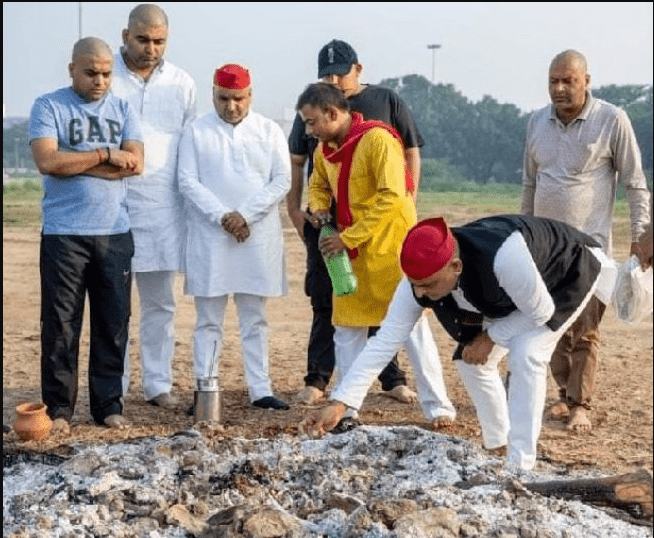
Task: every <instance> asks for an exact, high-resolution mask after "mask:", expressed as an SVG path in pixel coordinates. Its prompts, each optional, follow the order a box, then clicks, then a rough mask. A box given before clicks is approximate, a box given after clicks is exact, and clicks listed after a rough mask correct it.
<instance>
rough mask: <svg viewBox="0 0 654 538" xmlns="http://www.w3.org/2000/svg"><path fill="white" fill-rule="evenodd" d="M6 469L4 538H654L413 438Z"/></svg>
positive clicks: (384, 432) (127, 451)
mask: <svg viewBox="0 0 654 538" xmlns="http://www.w3.org/2000/svg"><path fill="white" fill-rule="evenodd" d="M3 459H4V464H5V466H4V473H3V513H4V524H3V536H5V537H11V538H19V537H20V538H37V537H38V538H45V537H48V538H50V537H52V538H73V537H75V538H80V537H81V538H85V537H89V538H90V537H111V538H146V537H147V538H188V537H202V538H210V537H237V536H239V537H251V538H273V537H280V538H281V537H284V538H295V537H298V538H300V537H303V538H304V537H328V538H355V537H367V538H412V537H415V538H421V537H430V538H454V537H503V538H532V537H533V538H577V537H579V538H582V537H583V538H592V537H621V538H641V537H643V538H644V537H650V536H651V535H652V534H651V533H652V530H651V527H647V526H640V525H635V524H631V523H629V522H627V521H624V520H622V519H617V518H615V517H613V516H612V515H611V513H610V512H607V511H606V510H603V509H600V508H597V507H593V506H589V505H585V504H583V503H581V502H579V501H575V500H572V501H570V500H567V501H564V500H561V499H556V498H551V497H543V496H541V495H539V494H535V493H532V492H530V491H528V490H527V489H525V488H524V487H522V485H521V482H526V481H530V482H540V481H547V480H552V479H560V478H561V476H562V475H563V474H565V476H566V478H568V477H570V478H573V475H571V474H570V473H567V472H566V471H565V469H557V468H556V467H554V466H551V465H549V464H547V463H545V462H539V464H538V466H537V469H536V470H535V471H533V472H530V473H526V474H524V475H522V476H520V477H518V478H519V480H518V479H516V477H510V476H507V475H506V474H505V473H504V471H503V468H502V461H501V460H500V459H498V458H493V457H489V456H487V455H486V454H485V453H484V452H483V450H481V449H480V448H479V447H477V446H475V445H473V444H471V443H469V442H468V441H465V440H461V439H457V438H454V437H450V436H447V435H442V434H437V433H433V432H429V431H427V430H422V429H420V428H416V427H409V426H406V427H390V428H382V427H369V426H363V427H359V428H356V429H355V430H352V431H350V432H347V433H344V434H341V435H328V436H326V437H325V438H324V439H320V440H311V439H306V438H298V437H292V436H287V435H285V436H280V437H278V438H275V439H257V440H246V439H229V440H227V439H220V438H214V439H213V440H209V439H208V438H207V437H204V436H203V435H202V434H201V433H200V432H199V431H195V430H191V431H187V432H183V433H182V434H179V435H176V436H173V437H170V438H146V439H140V440H136V441H132V442H128V443H121V444H114V445H96V446H81V445H80V446H75V447H73V450H72V454H70V455H68V456H66V457H61V456H58V457H55V458H52V459H48V458H41V459H38V458H29V457H25V458H20V457H17V456H15V455H8V456H7V455H5V456H4V458H3ZM575 476H578V477H581V476H592V473H585V474H583V475H582V474H578V475H575Z"/></svg>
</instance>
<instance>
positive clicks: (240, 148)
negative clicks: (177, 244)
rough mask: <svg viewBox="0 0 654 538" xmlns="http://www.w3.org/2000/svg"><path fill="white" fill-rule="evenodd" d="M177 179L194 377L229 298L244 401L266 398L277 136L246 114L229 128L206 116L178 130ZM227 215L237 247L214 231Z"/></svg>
mask: <svg viewBox="0 0 654 538" xmlns="http://www.w3.org/2000/svg"><path fill="white" fill-rule="evenodd" d="M178 173H179V188H180V191H181V193H182V194H183V195H184V197H185V198H186V202H187V214H188V220H187V233H188V238H187V245H186V281H185V287H184V291H185V293H187V294H189V295H193V296H195V302H196V312H197V315H198V319H197V325H196V331H195V375H196V378H197V377H203V376H205V375H206V372H207V368H208V366H209V364H210V360H211V357H212V354H213V352H214V348H215V349H216V353H217V355H218V356H220V350H221V346H222V316H223V314H224V306H225V304H226V296H228V295H230V294H233V295H234V301H235V303H236V306H237V309H238V314H239V320H240V326H241V342H242V347H243V356H244V367H245V371H246V377H247V382H248V389H249V394H250V400H251V401H255V400H258V399H261V398H263V397H266V396H271V395H272V390H271V386H270V378H269V375H268V351H267V330H266V329H267V324H266V319H265V301H266V298H267V297H278V296H281V295H285V294H286V291H287V280H286V266H285V260H284V243H283V235H282V225H281V219H280V215H279V203H280V202H281V200H282V199H283V198H284V196H285V195H286V193H287V192H288V191H289V189H290V185H291V168H290V155H289V153H288V144H287V143H286V139H285V137H284V134H283V132H282V130H281V128H280V127H279V126H278V125H277V124H276V123H275V122H273V121H272V120H269V119H267V118H264V117H263V116H261V115H260V114H257V113H255V112H253V111H250V112H249V113H248V115H247V116H246V117H245V118H244V119H243V121H241V122H240V123H239V124H238V125H236V126H233V125H231V124H229V123H227V122H225V121H223V120H222V119H221V118H220V117H219V116H218V115H217V114H216V113H215V112H211V113H209V114H207V115H205V116H203V117H201V118H198V119H197V120H196V121H195V122H193V123H192V124H191V125H190V126H189V127H188V128H187V129H186V130H185V132H184V135H183V136H182V139H181V142H180V147H179V165H178ZM232 211H238V212H239V213H240V214H241V215H242V216H243V217H244V218H245V220H246V222H247V224H248V227H249V229H250V236H249V237H248V238H247V239H246V240H245V241H244V242H243V243H239V242H237V241H236V239H235V238H234V237H233V236H232V235H231V234H229V233H227V232H226V231H225V230H224V229H223V228H222V226H221V220H222V218H223V216H224V215H225V214H227V213H230V212H232ZM245 310H247V313H246V312H245ZM246 318H249V319H246Z"/></svg>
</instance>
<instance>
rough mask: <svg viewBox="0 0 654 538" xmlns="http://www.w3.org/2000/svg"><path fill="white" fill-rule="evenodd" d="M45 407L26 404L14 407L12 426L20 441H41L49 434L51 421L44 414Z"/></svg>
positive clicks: (39, 404)
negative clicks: (14, 415)
mask: <svg viewBox="0 0 654 538" xmlns="http://www.w3.org/2000/svg"><path fill="white" fill-rule="evenodd" d="M47 408H48V406H47V405H45V404H44V403H41V402H28V403H23V404H20V405H18V406H16V418H15V419H14V423H13V424H12V426H13V428H14V431H15V432H16V434H18V437H19V439H20V440H21V441H42V440H43V439H45V438H46V437H47V436H48V434H49V433H50V429H51V428H52V420H51V419H50V417H49V416H48V414H47V413H46V409H47Z"/></svg>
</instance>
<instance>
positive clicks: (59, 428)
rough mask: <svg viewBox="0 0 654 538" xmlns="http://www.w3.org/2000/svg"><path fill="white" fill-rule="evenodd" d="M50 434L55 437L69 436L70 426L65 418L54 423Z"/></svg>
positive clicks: (57, 419) (60, 418)
mask: <svg viewBox="0 0 654 538" xmlns="http://www.w3.org/2000/svg"><path fill="white" fill-rule="evenodd" d="M50 433H51V434H53V435H58V434H60V435H68V434H69V433H70V424H68V421H67V420H66V419H65V418H62V417H59V418H56V419H55V420H54V421H53V422H52V429H51V430H50Z"/></svg>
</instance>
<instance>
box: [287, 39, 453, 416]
mask: <svg viewBox="0 0 654 538" xmlns="http://www.w3.org/2000/svg"><path fill="white" fill-rule="evenodd" d="M362 71H363V66H362V65H361V64H360V63H359V59H358V57H357V53H356V52H355V50H354V49H353V48H352V47H351V46H350V45H349V44H348V43H346V42H344V41H340V40H337V39H334V40H332V41H330V42H329V43H327V44H326V45H325V46H324V47H323V48H322V49H321V50H320V53H319V54H318V77H319V78H321V79H322V80H323V81H324V82H327V83H329V84H333V85H334V86H337V87H338V88H340V89H341V90H342V91H343V94H344V95H345V97H346V99H347V100H348V101H349V104H350V109H351V110H352V111H353V112H359V113H361V114H362V115H363V117H364V119H366V120H381V121H383V122H385V123H387V124H389V125H391V126H392V127H393V128H394V129H395V130H396V131H397V132H398V133H399V135H400V137H401V138H402V142H403V145H404V150H405V155H406V161H407V167H408V169H409V172H410V173H411V175H412V177H413V181H414V185H415V190H414V192H413V198H414V200H415V198H416V195H417V192H418V183H419V180H420V146H422V145H423V144H424V140H423V139H422V137H421V136H420V133H419V131H418V128H417V126H416V124H415V121H414V119H413V116H412V114H411V111H410V110H409V109H408V107H407V106H406V105H405V104H404V102H403V101H402V100H401V99H400V97H399V96H398V95H397V94H396V93H395V92H393V91H392V90H390V89H388V88H384V87H382V86H375V85H370V84H362V83H361V82H360V80H359V79H360V76H361V73H362ZM317 145H318V141H317V140H316V139H315V138H312V137H309V136H307V135H306V133H305V127H304V123H303V122H302V119H301V118H300V116H299V115H298V116H296V118H295V122H294V124H293V128H292V131H291V134H290V136H289V149H290V151H291V166H292V169H291V178H292V182H291V190H290V191H289V194H288V195H287V197H286V203H287V209H288V214H289V217H290V218H291V220H292V222H293V225H294V226H295V228H296V230H297V232H298V234H299V235H300V237H301V238H302V239H303V241H304V242H305V244H306V246H307V275H306V280H305V291H306V293H307V295H308V296H309V297H311V306H312V309H313V322H312V326H311V335H310V337H309V346H308V353H307V375H306V377H305V378H304V382H305V385H306V386H305V388H304V389H303V390H302V391H301V392H300V393H299V394H298V397H297V399H298V401H300V402H301V403H307V404H310V403H314V402H315V401H317V400H319V399H321V398H322V397H324V391H325V388H326V387H327V384H328V383H329V380H330V377H331V374H332V371H333V368H334V342H333V334H334V327H333V326H332V322H331V319H332V287H331V281H330V279H329V274H328V273H327V268H326V267H325V264H324V262H323V259H322V256H321V254H320V251H319V250H318V234H319V229H320V223H319V222H318V220H317V219H315V218H314V217H312V216H311V215H310V214H309V213H308V211H305V210H303V209H302V207H301V203H302V190H303V186H304V166H305V164H306V163H307V161H308V169H307V177H309V176H311V172H312V170H313V161H312V155H313V152H314V150H315V148H316V146H317ZM332 209H333V207H332ZM433 342H434V339H433V335H432V334H431V330H430V328H429V324H428V322H427V319H426V318H424V317H423V318H421V319H420V321H419V322H418V323H417V324H416V328H415V330H414V331H413V332H412V334H411V337H410V338H409V339H408V340H407V343H406V351H407V353H408V354H409V355H411V354H422V355H428V356H434V357H437V353H438V352H437V350H436V349H435V346H434V343H433ZM433 363H434V364H440V363H439V362H438V359H437V358H436V359H435V360H434V361H433ZM434 377H435V379H434V380H433V383H432V386H433V387H438V389H437V390H436V389H434V393H433V394H429V395H420V403H421V405H422V408H423V411H424V412H425V415H426V416H427V418H429V419H430V420H432V421H433V425H434V427H435V428H440V427H444V426H449V425H451V424H452V421H453V420H454V418H455V410H454V406H453V405H452V404H451V402H450V401H449V399H448V397H447V394H446V392H445V387H444V384H443V382H442V372H441V370H440V368H439V369H437V371H435V372H434ZM379 380H380V381H381V384H382V389H383V390H384V391H385V393H386V394H387V395H389V396H391V397H393V398H396V399H398V400H399V401H403V402H407V403H408V402H412V401H415V399H416V395H415V394H414V393H413V392H412V391H410V390H409V388H408V387H407V386H406V375H405V373H404V372H403V371H402V370H401V369H400V367H399V365H398V363H397V358H395V359H394V360H393V361H392V362H391V363H390V364H389V365H388V366H387V367H386V368H385V369H384V370H383V371H382V373H381V374H380V376H379Z"/></svg>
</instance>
